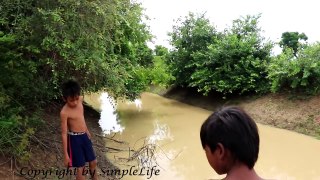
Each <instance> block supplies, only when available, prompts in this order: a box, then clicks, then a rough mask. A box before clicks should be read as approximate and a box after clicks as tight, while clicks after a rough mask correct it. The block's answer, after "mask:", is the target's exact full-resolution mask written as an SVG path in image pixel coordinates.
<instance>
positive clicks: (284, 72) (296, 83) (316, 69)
mask: <svg viewBox="0 0 320 180" xmlns="http://www.w3.org/2000/svg"><path fill="white" fill-rule="evenodd" d="M319 58H320V44H319V43H316V44H313V45H308V46H306V47H305V48H303V49H300V50H299V51H298V53H297V55H296V57H295V56H294V53H293V50H292V49H290V48H287V49H286V51H285V52H283V53H281V54H280V55H278V56H276V57H273V58H272V60H271V62H270V64H269V66H268V78H269V79H270V81H271V83H272V86H271V91H272V92H281V91H286V92H288V91H289V92H293V93H305V94H315V93H318V92H319V90H320V63H319Z"/></svg>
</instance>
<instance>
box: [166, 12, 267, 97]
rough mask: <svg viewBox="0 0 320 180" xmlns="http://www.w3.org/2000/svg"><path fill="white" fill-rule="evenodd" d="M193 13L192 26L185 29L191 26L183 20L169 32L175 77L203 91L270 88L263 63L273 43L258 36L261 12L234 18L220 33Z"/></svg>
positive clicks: (265, 64)
mask: <svg viewBox="0 0 320 180" xmlns="http://www.w3.org/2000/svg"><path fill="white" fill-rule="evenodd" d="M192 17H193V16H191V20H193V21H194V22H195V23H194V24H195V25H194V27H193V28H192V30H190V31H187V32H185V29H186V28H187V29H190V28H188V27H189V24H188V23H183V24H182V25H181V26H182V27H179V28H176V29H175V30H174V33H172V35H171V36H172V39H173V45H174V48H175V50H174V51H173V52H171V54H170V65H171V69H172V70H173V75H174V76H175V77H176V78H177V80H180V81H183V82H184V83H186V84H187V85H188V86H192V87H196V88H197V89H198V90H199V91H201V92H203V93H204V94H207V93H209V92H210V91H219V92H222V93H224V94H227V93H240V94H241V93H244V92H252V91H253V92H266V91H268V90H269V88H268V80H267V78H266V77H267V71H266V66H267V63H268V61H269V59H270V51H271V48H272V44H271V43H270V42H265V41H264V38H263V37H261V36H260V32H261V30H260V28H259V27H258V19H259V18H260V16H247V17H244V18H241V19H237V20H235V21H234V22H233V25H232V27H231V28H230V29H226V30H224V32H221V33H217V32H215V31H214V28H213V27H211V26H210V24H209V21H208V20H206V19H203V17H201V18H198V19H196V20H195V19H192ZM193 21H191V22H193ZM198 21H199V22H198ZM186 22H189V20H187V21H186ZM206 30H207V31H206ZM176 31H178V32H179V33H180V34H182V35H184V36H182V35H180V34H179V33H177V32H176ZM177 35H180V36H179V38H177ZM188 43H189V44H188ZM182 44H183V45H184V46H183V45H182ZM192 47H194V48H192ZM176 83H177V84H178V85H181V84H183V83H181V82H179V81H178V82H176Z"/></svg>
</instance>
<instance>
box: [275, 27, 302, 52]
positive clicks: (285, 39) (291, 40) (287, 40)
mask: <svg viewBox="0 0 320 180" xmlns="http://www.w3.org/2000/svg"><path fill="white" fill-rule="evenodd" d="M299 40H304V41H307V40H308V37H307V36H306V35H305V34H304V33H301V34H300V33H298V32H284V33H282V35H281V41H280V42H279V45H280V47H282V48H283V49H282V50H283V52H285V51H286V48H291V49H292V50H293V54H294V56H296V55H297V52H298V49H299V47H301V46H302V43H301V42H299Z"/></svg>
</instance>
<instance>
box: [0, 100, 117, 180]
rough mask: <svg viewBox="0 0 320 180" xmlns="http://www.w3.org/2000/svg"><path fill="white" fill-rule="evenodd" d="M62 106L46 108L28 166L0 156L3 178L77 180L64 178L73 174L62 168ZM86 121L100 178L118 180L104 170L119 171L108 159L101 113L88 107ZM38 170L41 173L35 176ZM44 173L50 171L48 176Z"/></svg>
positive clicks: (54, 105) (55, 105)
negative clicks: (60, 116)
mask: <svg viewBox="0 0 320 180" xmlns="http://www.w3.org/2000/svg"><path fill="white" fill-rule="evenodd" d="M61 107H62V104H57V103H53V104H51V105H49V106H48V108H47V109H45V112H44V114H43V116H42V119H43V121H44V124H43V125H41V128H40V129H39V132H37V133H36V134H35V137H33V138H32V139H31V149H30V155H31V157H30V161H29V162H28V163H17V162H15V161H14V160H13V161H12V160H10V159H9V158H8V157H5V156H3V155H2V156H1V155H0V156H1V157H0V179H57V178H58V179H74V178H72V177H70V176H66V175H62V174H63V173H64V172H65V173H64V174H70V171H69V173H66V168H64V167H63V153H62V143H61V130H60V119H59V111H60V109H61ZM85 118H86V122H87V126H88V129H89V131H90V133H91V135H92V138H91V140H92V142H93V146H94V149H95V152H96V156H97V160H98V168H97V170H98V173H99V179H115V178H114V177H110V176H107V175H106V173H104V172H103V170H104V171H105V170H106V169H116V167H114V166H113V165H112V164H111V163H110V162H109V161H108V159H106V156H105V153H106V152H107V151H108V149H107V148H106V147H105V140H104V138H103V137H102V136H101V134H102V132H101V129H100V127H99V124H98V120H99V118H100V114H99V113H98V112H96V111H95V110H93V109H91V108H89V107H87V106H85ZM71 170H73V169H71ZM36 171H38V172H39V173H40V174H38V175H35V172H36ZM43 172H44V173H45V172H48V173H47V176H45V174H43ZM50 172H51V173H50ZM28 173H29V175H28ZM72 173H73V172H72ZM50 174H51V175H50ZM73 177H74V176H73ZM88 177H89V176H88Z"/></svg>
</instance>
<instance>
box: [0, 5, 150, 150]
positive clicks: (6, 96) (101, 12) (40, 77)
mask: <svg viewBox="0 0 320 180" xmlns="http://www.w3.org/2000/svg"><path fill="white" fill-rule="evenodd" d="M143 18H144V15H143V11H142V8H141V5H140V4H138V3H134V2H131V1H130V0H111V1H99V0H90V1H86V0H43V1H37V0H25V1H11V0H0V73H1V75H0V110H1V112H0V130H1V135H2V136H3V137H13V138H14V141H8V142H6V143H2V142H3V141H2V140H3V139H1V141H0V142H1V143H0V149H4V147H5V148H7V149H8V152H14V153H16V155H18V156H20V155H23V153H21V152H24V149H25V148H26V147H27V145H28V142H27V140H26V139H27V138H28V136H29V135H32V134H33V132H34V131H33V129H30V128H33V127H32V124H36V123H30V122H32V121H33V119H35V118H34V117H33V115H30V114H36V113H35V110H37V109H41V108H42V107H44V105H47V103H48V102H49V101H51V100H53V99H55V98H56V99H58V98H59V99H60V96H61V95H60V84H61V83H62V82H63V81H65V80H66V79H70V78H75V79H77V80H78V81H79V82H80V83H81V85H82V87H83V88H84V90H85V91H98V90H102V89H103V90H106V91H108V92H109V93H110V94H112V95H113V96H115V97H118V96H122V97H126V98H131V99H132V98H135V97H137V96H138V95H139V94H140V93H141V92H142V91H143V90H144V89H145V88H146V86H147V83H149V81H146V80H145V78H144V75H143V74H142V73H140V69H143V68H144V67H145V66H150V64H152V59H153V56H152V50H151V49H150V48H148V46H147V45H146V43H147V41H149V39H150V38H151V35H150V33H149V30H148V27H147V26H146V24H144V23H143V21H142V19H143ZM141 72H143V71H142V70H141ZM133 87H134V88H133ZM3 124H6V126H2V125H3ZM4 127H8V128H7V129H6V130H5V129H4ZM16 129H19V131H16ZM14 135H17V136H14ZM16 142H21V143H22V144H19V143H16ZM12 149H15V150H17V151H15V150H12Z"/></svg>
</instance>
